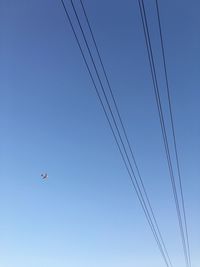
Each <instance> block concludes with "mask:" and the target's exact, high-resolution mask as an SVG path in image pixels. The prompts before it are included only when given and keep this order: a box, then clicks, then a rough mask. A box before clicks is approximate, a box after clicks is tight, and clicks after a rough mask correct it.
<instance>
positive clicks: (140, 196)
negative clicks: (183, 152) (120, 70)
mask: <svg viewBox="0 0 200 267" xmlns="http://www.w3.org/2000/svg"><path fill="white" fill-rule="evenodd" d="M61 2H62V5H63V8H64V11H65V13H66V15H67V18H68V21H69V23H70V26H71V28H72V31H73V33H74V36H75V39H76V42H77V44H78V47H79V49H80V51H81V54H82V57H83V59H84V62H85V64H86V68H87V70H88V72H89V75H90V77H91V80H92V83H93V85H94V88H95V91H96V93H97V96H98V99H99V101H100V103H101V105H102V108H103V111H104V113H105V115H106V119H107V120H108V123H109V126H110V128H111V131H112V134H113V136H114V139H115V141H116V144H117V147H118V149H119V152H120V154H121V156H122V160H123V162H124V164H125V167H126V169H127V171H128V174H129V177H130V179H131V182H132V185H133V186H134V189H135V191H136V194H137V197H138V199H139V202H140V204H141V206H142V209H143V211H144V213H145V217H146V219H147V221H148V224H149V226H150V228H151V230H152V233H153V235H154V238H155V240H156V243H157V245H158V247H159V250H160V252H161V255H162V256H163V258H164V261H165V263H166V265H167V266H168V267H169V264H170V265H171V261H169V263H168V256H166V252H165V249H163V247H162V242H163V241H160V239H159V235H158V234H157V232H156V228H155V226H154V223H153V220H152V218H151V216H150V213H149V210H148V208H147V204H146V202H145V200H144V197H143V194H142V191H141V189H140V186H139V183H138V181H137V178H136V175H135V173H134V170H133V167H132V164H131V161H130V158H129V156H128V153H127V151H126V147H125V145H124V142H123V140H122V137H121V134H120V131H119V128H118V126H117V123H116V120H115V117H114V114H113V112H112V109H111V106H110V104H109V101H108V98H107V96H106V93H105V90H104V87H103V84H102V82H101V79H100V76H99V74H98V71H97V68H96V65H95V62H94V59H93V57H92V54H91V51H90V48H89V46H88V43H87V40H86V38H85V35H84V32H83V29H82V26H81V24H80V21H79V19H78V16H77V13H76V10H75V8H74V5H73V2H72V1H71V4H72V6H73V9H74V12H75V15H76V18H77V20H78V23H79V26H80V28H81V32H82V34H83V37H84V40H85V43H86V46H87V48H88V52H89V54H90V57H91V60H92V63H93V66H94V69H95V72H96V75H97V77H98V80H99V83H100V85H101V89H102V91H103V94H104V97H105V100H106V103H107V105H108V109H109V112H110V114H111V117H112V120H113V122H114V126H115V129H116V131H117V135H118V138H119V139H120V143H121V146H122V148H123V151H124V154H125V156H124V154H123V152H122V149H121V146H120V144H119V141H118V138H117V136H116V133H115V131H114V129H113V126H112V123H111V121H110V118H109V115H108V113H107V110H106V108H105V105H104V103H103V101H102V99H101V96H100V94H99V91H98V88H97V86H96V83H95V80H94V78H93V75H92V72H91V70H90V68H89V65H88V62H87V60H86V57H85V55H84V52H83V49H82V47H81V44H80V42H79V39H78V36H77V34H76V31H75V29H74V26H73V23H72V20H71V18H70V16H69V13H68V11H67V8H66V6H65V3H64V1H63V0H61ZM126 160H127V161H128V164H127V162H126ZM128 166H129V167H128ZM129 168H130V169H129ZM130 170H131V171H130Z"/></svg>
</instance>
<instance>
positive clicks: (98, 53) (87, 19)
mask: <svg viewBox="0 0 200 267" xmlns="http://www.w3.org/2000/svg"><path fill="white" fill-rule="evenodd" d="M80 3H81V6H82V9H83V13H84V15H85V18H86V22H87V25H88V28H89V31H90V34H91V36H92V40H93V43H94V46H95V49H96V52H97V55H98V58H99V61H100V64H101V67H102V70H103V73H104V76H105V78H106V82H107V85H108V88H109V92H110V94H111V97H112V100H113V103H114V107H115V109H116V111H117V115H118V118H119V122H120V124H121V127H122V130H123V133H124V136H125V140H126V142H127V144H128V148H129V150H130V154H131V157H132V159H133V162H134V165H135V168H136V171H137V174H138V177H139V181H140V183H141V186H142V190H143V192H144V196H145V198H146V200H147V203H148V206H149V208H150V212H151V215H152V217H153V220H154V223H155V226H156V229H157V231H158V234H159V237H160V239H161V243H162V245H163V248H164V250H165V253H166V255H167V258H168V260H169V262H170V265H172V264H171V260H170V257H169V254H168V251H167V249H166V246H165V243H164V240H163V237H162V234H161V232H160V229H159V226H158V222H157V220H156V217H155V214H154V211H153V208H152V206H151V203H150V200H149V197H148V194H147V191H146V188H145V186H144V182H143V179H142V177H141V174H140V171H139V167H138V165H137V162H136V159H135V156H134V154H133V149H132V146H131V144H130V141H129V138H128V134H127V131H126V128H125V126H124V123H123V120H122V117H121V114H120V111H119V108H118V105H117V102H116V99H115V96H114V93H113V89H112V87H111V84H110V81H109V78H108V75H107V71H106V69H105V66H104V64H103V60H102V57H101V54H100V52H99V48H98V45H97V41H96V39H95V37H94V33H93V30H92V27H91V23H90V21H89V18H88V15H87V12H86V8H85V6H84V4H83V1H82V0H80Z"/></svg>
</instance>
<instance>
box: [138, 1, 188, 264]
mask: <svg viewBox="0 0 200 267" xmlns="http://www.w3.org/2000/svg"><path fill="white" fill-rule="evenodd" d="M138 3H139V9H140V15H141V20H142V27H143V31H144V36H145V44H146V48H147V53H148V59H149V64H150V71H151V76H152V81H153V87H154V93H155V98H156V104H157V108H158V114H159V120H160V125H161V131H162V136H163V141H164V147H165V153H166V157H167V163H168V168H169V174H170V179H171V184H172V190H173V195H174V201H175V206H176V211H177V216H178V223H179V228H180V234H181V240H182V245H183V252H184V257H185V262H186V266H188V267H189V259H188V253H187V246H186V240H185V234H184V228H183V222H182V216H181V211H180V205H179V199H178V193H177V188H176V183H175V177H174V171H173V165H172V160H171V154H170V150H169V143H168V138H167V133H166V127H165V121H164V116H163V110H162V104H161V98H160V91H159V86H158V80H157V75H156V69H155V63H154V56H153V51H152V46H151V39H150V34H149V28H148V22H147V16H146V11H145V6H144V2H143V0H138Z"/></svg>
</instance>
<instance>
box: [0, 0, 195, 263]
mask: <svg viewBox="0 0 200 267" xmlns="http://www.w3.org/2000/svg"><path fill="white" fill-rule="evenodd" d="M66 2H68V3H69V1H66ZM159 2H160V12H161V19H162V23H163V34H164V40H165V47H166V57H167V65H168V72H169V80H170V85H171V89H172V104H173V110H174V119H175V125H176V132H177V142H178V149H179V152H180V164H181V169H182V173H183V186H184V192H185V201H186V210H187V215H188V228H189V236H190V243H191V258H192V263H193V267H197V266H199V264H200V258H199V247H200V228H199V225H200V216H199V201H200V195H199V191H200V180H199V171H200V164H199V158H200V139H199V137H200V122H199V114H200V105H199V99H200V90H199V84H200V76H199V65H200V54H199V45H200V30H199V25H200V16H199V9H200V4H199V1H197V0H196V1H195V0H194V1H186V0H184V1H159ZM75 3H76V6H77V7H78V9H79V13H80V15H81V17H82V18H83V16H82V13H81V9H80V6H79V1H75ZM84 3H85V6H86V8H87V10H88V16H89V18H90V20H91V23H92V25H93V28H94V33H95V36H96V39H97V42H98V44H99V48H100V52H101V54H102V58H103V61H104V64H105V66H106V69H107V72H108V75H109V78H110V82H111V84H112V86H113V90H114V93H115V95H116V99H117V102H118V104H119V108H120V111H121V114H122V117H123V118H124V123H125V125H126V128H127V131H128V134H129V136H130V140H131V144H132V145H133V147H134V151H135V156H136V159H137V162H138V165H139V167H140V169H141V173H142V176H143V178H144V182H145V185H146V187H147V191H148V193H149V196H150V199H151V201H152V205H153V207H154V210H155V213H156V216H157V219H158V222H159V224H160V228H161V230H162V233H163V236H164V238H165V241H166V245H167V247H168V250H169V253H170V256H171V258H172V261H173V263H174V266H176V267H181V266H183V264H184V261H183V259H184V258H183V253H182V247H181V242H180V235H179V230H178V223H177V217H176V212H175V206H174V202H173V198H172V189H171V184H170V180H169V175H168V169H167V163H166V159H165V154H164V149H163V143H162V138H161V131H160V125H159V120H158V115H157V110H156V104H155V99H154V94H153V88H152V81H151V76H150V73H149V66H148V61H147V55H146V50H145V45H144V36H143V32H142V27H141V21H140V16H139V8H138V4H137V1H135V0H127V1H114V0H109V1H106V0H102V1H89V0H85V1H84ZM145 3H146V8H147V13H148V19H149V23H150V30H151V36H152V42H153V49H154V53H155V56H156V64H157V71H158V75H159V82H160V85H161V87H160V88H161V91H162V101H163V105H164V110H165V116H166V119H168V118H169V117H168V113H167V102H166V94H165V86H164V85H165V84H164V79H163V78H164V76H163V70H162V61H161V53H160V52H161V51H160V43H159V39H158V25H157V21H156V16H155V15H156V13H155V2H154V1H153V0H151V1H145ZM0 125H1V131H0V180H1V186H0V237H1V238H0V265H1V266H3V267H27V266H28V267H55V266H57V267H64V266H69V267H94V266H95V267H100V266H101V267H102V266H104V267H121V266H123V267H132V266H137V267H147V266H148V267H158V266H163V265H164V263H163V259H162V258H161V256H160V254H159V251H158V248H157V246H156V243H155V240H154V239H153V236H152V233H151V232H150V229H149V228H148V225H147V221H146V219H145V217H144V214H143V212H142V209H141V207H140V205H139V202H138V200H137V198H136V196H135V193H134V191H133V189H132V187H131V185H130V181H129V178H128V175H127V173H126V170H125V168H124V166H123V163H122V161H121V158H120V155H119V153H118V150H117V148H116V145H115V143H114V139H113V137H112V135H111V132H110V129H109V127H108V124H107V122H106V120H105V117H104V114H103V112H102V109H101V107H100V104H99V102H98V100H97V97H96V95H95V93H94V90H93V88H92V84H91V81H90V78H89V75H88V73H87V71H86V68H85V66H84V63H83V60H82V58H81V55H80V52H79V50H78V47H77V45H76V42H75V40H74V36H73V34H72V31H71V29H70V27H69V24H68V23H66V18H65V15H64V12H63V9H62V6H61V4H60V1H58V0H43V1H39V0H34V1H33V0H29V1H24V0H18V1H14V0H1V1H0ZM45 171H46V172H48V174H49V179H48V180H47V181H43V180H41V177H40V173H41V172H45Z"/></svg>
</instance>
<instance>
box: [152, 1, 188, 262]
mask: <svg viewBox="0 0 200 267" xmlns="http://www.w3.org/2000/svg"><path fill="white" fill-rule="evenodd" d="M156 12H157V18H158V26H159V35H160V42H161V50H162V58H163V67H164V74H165V82H166V88H167V99H168V105H169V111H170V121H171V127H172V135H173V142H174V150H175V157H176V166H177V170H178V179H179V187H180V192H181V202H182V208H183V219H184V225H185V234H186V242H187V253H188V260H189V264H190V267H191V256H190V244H189V237H188V227H187V218H186V211H185V201H184V194H183V186H182V175H181V170H180V164H179V156H178V149H177V142H176V132H175V126H174V118H173V111H172V104H171V94H170V88H169V79H168V71H167V64H166V56H165V48H164V40H163V34H162V26H161V19H160V11H159V5H158V0H156Z"/></svg>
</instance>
